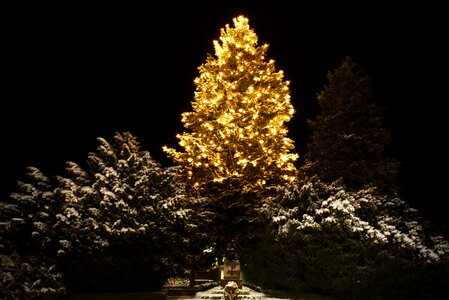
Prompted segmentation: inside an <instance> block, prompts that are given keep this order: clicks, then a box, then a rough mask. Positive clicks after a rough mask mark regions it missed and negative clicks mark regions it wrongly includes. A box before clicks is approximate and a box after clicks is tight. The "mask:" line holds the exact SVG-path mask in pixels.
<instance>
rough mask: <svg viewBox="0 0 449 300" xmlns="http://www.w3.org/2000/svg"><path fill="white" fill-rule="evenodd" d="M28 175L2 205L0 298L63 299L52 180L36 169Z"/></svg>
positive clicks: (28, 169) (31, 169)
mask: <svg viewBox="0 0 449 300" xmlns="http://www.w3.org/2000/svg"><path fill="white" fill-rule="evenodd" d="M26 175H27V177H28V178H27V179H28V180H27V181H18V191H17V192H14V193H12V194H11V195H10V199H9V201H8V202H4V203H2V205H0V216H1V220H0V227H1V232H0V256H1V258H0V261H1V279H0V282H1V283H0V285H1V288H0V298H2V299H60V298H62V297H63V296H64V295H65V287H64V284H63V282H62V274H61V272H60V271H59V269H58V267H57V260H56V243H57V237H56V232H55V223H56V218H55V216H56V213H57V211H58V210H59V203H58V201H57V199H56V197H55V195H54V193H53V190H54V186H53V183H52V182H51V180H50V178H49V177H47V176H46V175H44V174H43V173H42V172H41V171H40V170H39V169H38V168H36V167H28V168H27V174H26Z"/></svg>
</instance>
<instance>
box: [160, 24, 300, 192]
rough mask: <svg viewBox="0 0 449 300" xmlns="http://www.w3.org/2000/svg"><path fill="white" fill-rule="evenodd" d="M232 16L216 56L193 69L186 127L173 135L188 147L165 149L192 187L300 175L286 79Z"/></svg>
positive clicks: (253, 184)
mask: <svg viewBox="0 0 449 300" xmlns="http://www.w3.org/2000/svg"><path fill="white" fill-rule="evenodd" d="M233 21H234V28H231V27H230V26H229V25H228V24H227V25H226V27H225V28H222V29H221V36H220V41H221V43H220V42H219V41H214V47H215V55H216V57H213V56H212V55H210V54H209V55H208V57H207V60H206V62H205V63H203V64H202V65H201V66H200V67H199V68H198V69H199V72H200V75H199V76H198V77H197V78H196V79H195V81H194V83H195V85H196V91H195V94H194V101H193V102H192V107H193V111H192V112H185V113H183V114H182V122H183V124H184V127H186V128H187V129H189V130H190V132H186V133H183V134H178V135H177V138H178V139H179V145H180V146H182V147H183V148H184V150H185V151H184V152H178V151H176V150H175V149H173V148H167V147H164V151H165V152H167V153H168V155H169V156H171V157H172V158H173V160H174V161H175V162H177V163H179V164H180V165H181V173H180V174H181V175H182V176H184V177H185V179H186V182H187V186H188V188H189V189H190V190H194V191H195V190H200V191H204V190H206V191H207V190H209V191H210V190H211V189H214V188H218V190H219V191H222V192H223V191H226V192H232V191H236V190H239V191H243V192H246V191H257V190H262V189H266V188H267V187H270V186H273V185H276V184H280V183H285V182H291V181H293V180H295V179H296V177H297V174H296V173H297V171H296V168H295V166H294V164H293V162H294V161H295V160H296V159H297V158H298V155H297V154H292V153H289V152H290V150H292V149H293V148H294V144H293V141H292V140H291V139H289V138H287V137H286V135H287V132H288V130H287V128H286V126H285V122H288V121H289V120H290V119H291V118H292V115H293V114H294V113H295V110H294V108H293V106H292V105H291V103H290V90H289V81H284V80H283V77H284V74H283V71H276V69H275V66H274V61H273V60H269V61H266V57H265V55H266V52H267V49H268V45H267V44H265V45H263V46H260V47H258V46H257V36H256V34H255V33H254V31H253V30H252V29H251V28H250V27H249V24H248V19H247V18H245V17H243V16H239V17H237V18H234V19H233Z"/></svg>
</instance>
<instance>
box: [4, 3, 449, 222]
mask: <svg viewBox="0 0 449 300" xmlns="http://www.w3.org/2000/svg"><path fill="white" fill-rule="evenodd" d="M88 11H90V10H88V9H85V10H83V9H81V10H80V11H79V12H78V11H76V12H75V11H71V10H68V9H61V11H59V12H57V11H56V13H55V11H52V12H45V13H44V12H43V13H35V12H34V11H33V10H32V9H29V10H15V11H13V12H11V14H10V20H11V21H10V22H9V23H8V24H7V27H6V30H5V35H4V36H3V38H2V44H3V46H2V48H3V50H6V51H5V52H4V54H3V63H4V64H2V65H4V67H3V68H2V69H3V74H5V75H6V78H5V77H4V78H3V87H4V88H3V89H2V91H3V93H2V94H3V96H2V99H3V101H2V118H1V122H2V123H1V124H2V128H3V136H2V150H3V151H2V152H3V155H2V157H3V159H2V168H1V173H2V178H4V179H3V183H2V185H1V197H2V198H3V199H4V198H5V197H7V196H8V194H9V193H11V192H12V191H15V181H16V180H18V179H23V178H24V174H25V167H26V166H29V165H32V166H35V167H38V168H39V169H41V170H42V171H44V172H45V173H46V174H47V175H57V174H58V175H64V174H65V173H64V170H63V169H64V164H65V162H66V161H75V162H77V163H81V164H82V163H84V161H85V159H86V157H87V154H88V152H89V151H92V150H95V148H96V146H97V142H96V138H97V137H99V136H101V137H104V138H106V139H107V140H109V141H111V140H112V137H113V135H114V132H116V131H130V132H131V133H133V134H134V135H135V136H136V137H137V138H138V140H139V141H140V142H141V144H142V148H143V149H145V150H149V151H150V152H151V154H152V156H153V157H154V158H155V159H156V160H158V161H159V162H161V163H162V164H168V163H169V162H168V161H167V159H166V158H165V155H164V154H163V152H162V150H161V147H162V146H163V145H168V146H177V140H176V138H175V135H176V133H180V132H182V131H183V127H182V124H181V121H180V114H181V112H184V111H189V110H190V101H191V100H193V92H194V89H195V86H194V84H193V79H194V78H195V77H196V76H197V75H198V71H197V67H199V66H200V65H201V64H202V63H203V62H204V61H205V59H206V53H207V52H209V53H212V54H213V53H214V52H213V45H212V41H213V40H214V39H218V38H219V36H220V28H222V27H224V25H225V24H226V23H229V24H232V18H234V17H236V16H238V15H239V14H243V15H245V16H246V17H248V18H249V22H250V26H251V27H252V28H253V29H254V30H255V32H256V34H257V35H258V37H259V44H262V43H268V44H269V45H270V46H269V48H268V57H269V58H270V59H274V60H275V61H276V66H277V68H278V69H282V70H284V72H285V79H287V80H290V81H291V95H292V103H293V105H294V107H295V109H296V111H297V113H296V115H295V116H294V118H293V120H292V121H291V122H289V123H288V128H289V132H290V133H289V135H290V137H292V138H293V139H294V140H295V142H296V147H297V149H296V150H297V152H299V154H300V155H301V156H303V153H304V152H305V150H306V143H307V141H308V135H309V131H308V129H307V125H306V119H307V118H310V117H313V116H315V114H316V112H317V104H316V98H315V95H316V93H317V92H319V91H320V90H321V89H322V87H323V85H324V84H325V83H327V79H326V74H327V72H328V71H330V70H333V69H335V68H336V67H337V66H338V65H339V63H340V62H341V60H342V59H343V57H344V56H346V55H350V56H352V57H353V59H354V61H355V62H357V63H359V64H361V65H362V67H363V68H364V69H365V70H366V72H367V73H368V74H369V75H370V76H371V77H372V78H373V80H374V93H375V100H376V101H377V102H378V103H380V104H381V105H383V106H385V107H386V108H387V114H386V119H385V122H386V126H387V127H388V129H389V130H390V132H391V134H392V136H393V140H394V143H393V148H392V155H394V156H395V157H396V158H398V159H399V160H400V161H401V162H402V163H403V169H402V181H403V183H404V186H405V187H406V191H407V195H408V196H407V197H408V201H410V202H411V203H412V205H414V206H415V207H418V208H419V209H421V210H422V211H423V212H425V213H426V214H429V215H430V216H432V218H434V219H435V220H437V221H438V222H446V223H448V222H447V221H446V219H445V218H444V216H443V215H444V213H443V211H444V209H443V208H444V206H445V202H446V200H447V196H446V195H445V193H443V191H444V187H445V185H444V182H443V177H446V176H445V175H441V174H440V173H439V172H443V174H444V172H445V171H446V168H444V167H443V165H444V164H446V158H445V154H446V153H445V148H443V147H445V146H443V142H444V140H445V139H446V138H447V133H446V132H444V131H443V130H444V127H445V126H444V125H445V123H446V120H447V119H446V118H445V117H444V116H443V114H444V115H445V112H444V109H443V104H444V103H445V102H446V101H445V99H446V98H447V94H446V93H443V87H444V86H445V85H446V82H445V81H446V80H444V79H447V74H446V73H443V74H441V72H442V71H445V70H446V66H447V57H446V56H447V53H448V51H447V47H446V46H445V45H444V44H445V43H446V40H447V31H446V30H445V29H444V28H445V27H447V26H445V25H447V24H444V23H447V22H446V21H445V19H444V18H446V17H445V16H443V11H444V10H442V9H440V8H437V7H434V8H422V7H408V8H404V7H403V8H401V9H393V8H388V9H385V8H373V7H366V8H363V9H358V10H356V9H354V10H346V9H343V8H339V9H335V8H334V9H331V8H324V9H323V8H320V9H317V8H284V9H278V8H251V9H242V8H241V9H237V8H210V9H173V10H170V11H169V10H160V9H158V10H156V9H153V10H150V11H148V10H145V11H142V10H140V9H139V8H138V7H136V8H135V10H129V9H127V10H123V11H121V10H120V8H118V7H117V8H115V10H114V11H113V12H110V11H108V10H104V11H103V10H98V11H96V12H92V13H89V12H88ZM443 17H444V18H443ZM446 19H447V18H446ZM444 192H445V191H444Z"/></svg>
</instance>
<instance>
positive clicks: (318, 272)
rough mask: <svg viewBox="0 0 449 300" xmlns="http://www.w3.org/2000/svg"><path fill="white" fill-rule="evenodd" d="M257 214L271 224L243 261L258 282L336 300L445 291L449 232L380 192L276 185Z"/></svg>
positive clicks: (308, 181) (316, 183)
mask: <svg viewBox="0 0 449 300" xmlns="http://www.w3.org/2000/svg"><path fill="white" fill-rule="evenodd" d="M259 210H260V211H261V213H262V214H265V215H266V216H268V219H271V222H269V221H267V224H269V225H268V226H267V231H266V232H265V234H264V236H262V239H261V242H260V243H258V244H255V245H254V248H253V253H252V255H248V256H245V257H243V258H244V260H243V261H242V262H243V263H244V264H246V268H245V274H246V279H247V280H249V281H251V282H253V283H256V284H263V283H264V282H270V284H271V285H274V286H279V287H281V289H285V290H293V291H295V290H296V291H303V292H304V291H309V292H319V293H323V294H331V295H333V296H334V297H337V299H340V298H341V299H362V298H363V299H405V298H407V297H409V295H416V294H417V293H419V292H422V291H420V289H423V288H425V287H426V286H428V285H433V286H434V287H435V289H436V290H438V291H440V290H441V289H442V288H444V287H445V286H447V284H446V281H447V279H448V278H449V274H447V266H448V263H449V241H448V239H447V238H445V237H444V232H443V231H440V230H435V228H434V227H432V226H431V225H429V224H428V223H427V222H426V221H425V219H423V218H422V217H421V216H420V214H419V212H418V211H417V210H415V209H413V208H412V207H409V206H408V205H407V204H406V203H405V202H403V201H401V200H400V199H399V198H397V197H394V196H385V195H379V194H377V193H376V192H375V188H368V189H360V190H358V191H346V190H345V186H344V185H343V184H342V183H341V181H334V182H332V183H331V184H327V183H323V182H321V181H320V180H317V179H316V178H303V179H302V180H300V181H299V182H295V183H293V184H291V185H289V186H279V187H278V189H277V195H276V197H274V198H273V199H271V200H270V201H269V202H265V203H263V205H262V206H261V207H260V209H259ZM417 278H419V279H418V281H419V282H416V281H417ZM412 281H413V282H416V285H415V286H413V287H410V282H412ZM379 286H381V287H382V288H381V289H379V288H377V287H379ZM427 292H428V293H430V294H431V295H434V294H435V293H434V292H429V291H427ZM412 298H413V297H412Z"/></svg>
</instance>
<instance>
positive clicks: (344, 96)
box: [301, 56, 398, 192]
mask: <svg viewBox="0 0 449 300" xmlns="http://www.w3.org/2000/svg"><path fill="white" fill-rule="evenodd" d="M327 78H328V80H329V83H328V85H326V86H325V87H324V89H323V90H322V91H321V92H320V93H319V94H318V104H319V106H320V113H319V115H318V116H317V118H316V119H315V120H309V125H310V127H311V129H312V137H311V141H310V143H309V144H308V150H307V153H306V155H305V157H304V158H305V164H304V166H303V167H301V171H302V172H303V173H304V174H306V175H309V176H313V175H317V176H318V178H319V179H320V180H322V181H324V182H328V183H330V182H332V181H334V180H337V179H339V178H342V179H343V182H344V184H345V185H346V187H347V188H348V189H352V190H357V189H359V188H361V187H363V186H365V185H374V186H376V187H378V188H379V190H381V191H387V192H388V191H392V192H395V191H397V177H396V176H397V172H398V162H397V161H395V160H394V159H392V158H390V157H388V156H387V153H386V151H387V150H388V147H389V145H390V134H389V132H388V131H387V129H386V128H385V127H384V124H383V115H382V113H383V110H382V108H381V107H380V106H379V105H378V104H376V103H375V102H374V101H373V88H372V80H371V78H370V77H369V76H368V75H366V73H365V71H364V70H363V69H362V68H361V67H360V65H359V64H357V63H355V62H353V61H352V59H351V57H349V56H348V57H346V58H345V59H344V60H343V61H342V63H341V65H340V66H339V67H338V68H337V69H336V70H334V71H333V72H329V73H328V75H327Z"/></svg>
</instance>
